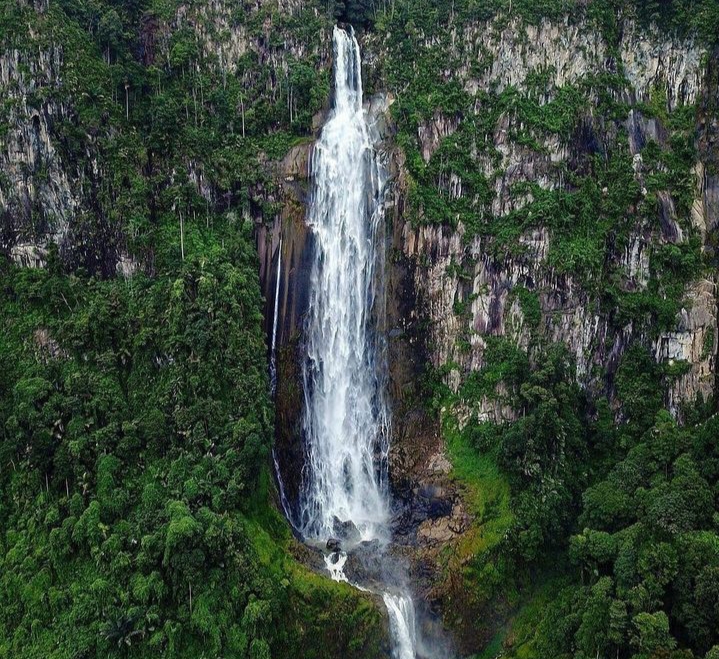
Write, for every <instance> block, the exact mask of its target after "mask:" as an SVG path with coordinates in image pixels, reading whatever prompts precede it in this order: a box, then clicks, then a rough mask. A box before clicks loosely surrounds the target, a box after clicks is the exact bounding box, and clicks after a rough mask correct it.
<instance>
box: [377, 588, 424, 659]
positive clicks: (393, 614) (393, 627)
mask: <svg viewBox="0 0 719 659" xmlns="http://www.w3.org/2000/svg"><path fill="white" fill-rule="evenodd" d="M382 599H384V604H385V606H386V607H387V612H388V613H389V626H390V631H391V633H392V638H393V640H394V659H415V656H416V653H415V647H416V646H417V632H416V630H415V612H414V602H412V598H411V597H409V596H408V595H406V594H404V595H391V594H390V593H383V594H382Z"/></svg>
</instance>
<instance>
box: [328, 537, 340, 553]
mask: <svg viewBox="0 0 719 659" xmlns="http://www.w3.org/2000/svg"><path fill="white" fill-rule="evenodd" d="M327 549H328V550H329V551H342V543H341V542H340V541H339V540H338V539H337V538H330V539H329V540H327Z"/></svg>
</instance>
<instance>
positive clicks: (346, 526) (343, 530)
mask: <svg viewBox="0 0 719 659" xmlns="http://www.w3.org/2000/svg"><path fill="white" fill-rule="evenodd" d="M332 530H333V531H334V534H335V536H337V538H339V539H340V540H342V541H344V542H359V541H360V538H361V537H362V536H361V535H360V532H359V531H358V530H357V527H356V526H355V525H354V522H353V521H352V520H349V519H348V520H346V521H343V520H341V519H340V518H339V517H335V518H334V519H333V520H332Z"/></svg>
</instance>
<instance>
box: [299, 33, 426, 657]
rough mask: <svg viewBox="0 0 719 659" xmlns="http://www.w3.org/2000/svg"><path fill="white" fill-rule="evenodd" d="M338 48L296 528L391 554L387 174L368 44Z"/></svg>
mask: <svg viewBox="0 0 719 659" xmlns="http://www.w3.org/2000/svg"><path fill="white" fill-rule="evenodd" d="M333 43H334V55H335V67H334V75H335V96H334V107H333V109H332V112H331V114H330V117H329V119H328V121H327V123H326V124H325V126H324V128H323V130H322V134H321V136H320V139H319V140H318V142H317V144H316V145H315V148H314V152H313V154H312V159H311V163H310V174H311V177H312V180H313V193H312V198H311V201H310V208H309V214H308V224H309V226H310V229H311V231H312V232H313V234H314V237H315V245H316V247H315V253H314V262H313V266H312V274H311V283H310V300H309V308H308V312H307V316H306V325H305V337H306V351H307V354H306V359H305V361H304V364H303V384H304V414H303V432H304V437H305V442H306V452H307V460H306V465H305V471H304V473H303V482H302V488H301V494H300V501H299V507H298V508H299V519H297V520H296V526H297V528H299V530H300V531H301V532H302V534H303V535H304V536H305V538H306V539H308V540H309V541H314V542H318V543H326V542H327V540H328V539H329V538H331V537H333V536H337V535H340V534H341V533H342V532H343V531H345V532H346V530H347V528H349V529H351V533H352V534H353V535H354V542H359V541H362V540H378V541H379V546H380V547H384V546H385V545H386V543H387V542H388V541H389V535H390V533H389V524H388V520H389V492H388V488H387V453H388V441H389V414H388V407H387V403H386V399H385V379H386V373H387V363H386V354H385V353H386V351H385V350H384V339H383V337H382V334H381V331H380V328H381V326H382V323H381V322H380V321H381V319H382V315H383V308H384V302H383V300H381V299H380V298H379V292H381V291H382V287H383V282H382V281H381V279H382V275H383V270H382V264H383V262H384V248H383V242H382V240H381V239H382V237H383V236H382V230H383V224H384V213H383V193H384V185H385V176H384V169H383V168H382V167H381V166H380V164H379V162H378V159H377V154H376V152H375V150H374V148H373V145H372V142H371V140H370V136H369V131H368V127H367V122H366V118H365V115H364V112H363V109H362V75H361V60H360V52H359V45H358V43H357V41H356V39H355V38H354V35H353V34H352V33H351V32H350V33H348V32H346V31H344V30H342V29H339V28H335V29H334V34H333ZM346 537H347V536H346V534H345V539H346ZM350 541H351V540H350ZM346 560H347V555H346V554H345V553H344V552H342V551H337V550H335V551H333V552H331V553H330V554H329V555H328V556H327V557H326V563H327V567H328V570H329V571H330V574H331V575H332V578H334V579H336V580H340V581H347V577H346V575H345V572H344V565H345V562H346ZM358 587H362V586H361V585H358ZM382 597H383V599H384V601H385V604H386V606H387V611H388V613H389V616H390V630H391V633H392V639H393V644H394V648H393V654H394V657H395V659H414V658H415V657H416V649H415V648H416V643H417V641H416V630H415V626H416V625H415V614H414V604H413V602H412V598H411V596H410V595H409V594H408V593H407V592H404V591H403V590H402V589H401V588H398V587H394V588H393V589H392V593H390V592H383V593H382Z"/></svg>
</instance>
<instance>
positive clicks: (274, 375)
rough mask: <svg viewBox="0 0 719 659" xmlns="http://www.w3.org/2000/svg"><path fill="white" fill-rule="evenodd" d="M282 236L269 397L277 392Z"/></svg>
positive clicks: (276, 287)
mask: <svg viewBox="0 0 719 659" xmlns="http://www.w3.org/2000/svg"><path fill="white" fill-rule="evenodd" d="M281 268H282V236H280V245H279V247H278V248H277V276H276V277H275V279H276V281H275V312H274V314H273V316H272V345H271V346H270V396H272V397H273V398H274V396H275V393H276V392H277V318H278V316H279V310H280V276H281V274H282V269H281Z"/></svg>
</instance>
